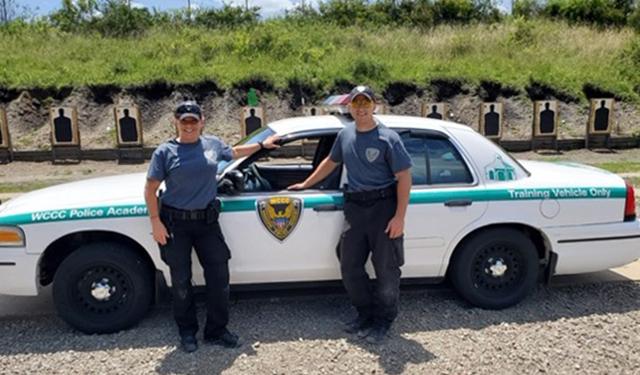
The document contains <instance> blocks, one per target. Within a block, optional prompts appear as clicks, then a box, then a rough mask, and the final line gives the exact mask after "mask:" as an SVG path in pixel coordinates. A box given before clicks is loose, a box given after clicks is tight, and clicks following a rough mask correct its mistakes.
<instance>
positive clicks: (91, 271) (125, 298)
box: [53, 242, 154, 333]
mask: <svg viewBox="0 0 640 375" xmlns="http://www.w3.org/2000/svg"><path fill="white" fill-rule="evenodd" d="M153 295H154V292H153V270H152V269H151V267H149V266H148V265H147V264H146V262H145V261H144V259H142V257H140V256H139V255H138V254H136V253H135V252H133V251H131V250H130V249H129V248H127V247H125V246H123V245H120V244H117V243H109V242H101V243H93V244H88V245H84V246H82V247H80V248H79V249H78V250H76V251H74V252H73V253H71V255H69V257H67V258H66V259H65V260H64V261H63V262H62V264H61V265H60V268H58V270H57V272H56V275H55V277H54V280H53V300H54V303H55V305H56V309H57V310H58V315H59V316H60V317H61V318H62V319H63V320H64V321H66V322H67V323H68V324H69V325H71V326H72V327H74V328H76V329H78V330H80V331H82V332H85V333H111V332H117V331H120V330H123V329H126V328H129V327H131V326H133V325H134V324H136V323H138V322H139V321H140V320H141V319H142V317H144V315H145V314H146V312H147V311H148V309H149V306H150V305H151V301H152V298H153Z"/></svg>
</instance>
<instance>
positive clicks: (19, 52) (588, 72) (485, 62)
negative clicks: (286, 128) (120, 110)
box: [0, 20, 640, 101]
mask: <svg viewBox="0 0 640 375" xmlns="http://www.w3.org/2000/svg"><path fill="white" fill-rule="evenodd" d="M633 38H634V34H633V32H632V31H631V30H630V29H611V30H600V29H594V28H589V27H585V26H573V27H570V26H568V25H566V24H564V23H561V22H551V21H545V20H536V21H530V22H524V21H508V22H503V23H499V24H492V25H488V24H476V25H467V26H440V27H437V28H435V29H433V30H431V31H429V32H420V31H418V30H414V29H405V28H378V29H374V30H372V29H367V30H363V29H360V28H358V27H349V28H340V27H338V26H331V25H326V24H310V23H307V24H296V23H292V22H287V21H284V20H274V21H268V22H265V23H261V24H259V25H257V26H254V27H252V28H246V29H238V30H227V31H221V30H215V31H213V30H208V29H204V28H197V27H185V28H175V29H171V30H166V29H157V28H156V29H152V30H150V31H149V32H147V33H146V34H145V36H143V37H140V38H136V39H113V38H104V37H100V36H98V35H71V34H66V33H61V32H59V31H56V30H51V29H46V30H40V31H38V30H36V29H35V28H33V29H27V30H25V31H21V32H17V33H13V34H8V33H0V50H1V51H3V53H2V54H0V66H2V67H3V69H1V70H0V85H1V86H5V87H27V88H29V87H47V86H54V87H61V86H79V85H93V84H115V85H120V86H129V85H141V84H146V83H150V82H153V81H157V80H164V81H167V82H172V83H191V82H200V81H203V80H214V81H215V82H217V83H218V84H219V85H220V86H221V87H223V88H229V87H231V86H232V85H233V84H235V83H238V82H241V81H243V80H246V79H248V78H250V77H255V76H261V77H263V78H266V79H267V80H269V81H271V82H272V83H273V84H274V85H275V86H276V87H277V88H284V87H286V85H287V82H288V81H289V80H291V79H298V80H301V81H302V82H305V83H307V84H310V85H312V86H314V87H317V88H319V89H327V88H330V87H332V86H333V85H334V83H335V81H336V80H339V79H345V80H349V81H352V82H364V83H368V84H371V85H373V86H374V87H375V88H377V89H382V88H384V87H386V85H388V84H389V83H390V82H395V81H407V82H413V83H416V84H418V85H419V86H423V87H424V86H426V85H427V84H428V83H429V82H430V80H432V79H434V78H456V79H463V80H465V81H467V82H468V83H470V84H477V83H479V82H480V81H482V80H492V81H497V82H500V83H502V84H503V85H507V86H511V87H514V88H516V89H519V90H521V91H523V92H524V88H525V87H526V86H527V85H528V84H529V83H530V82H531V81H536V82H540V83H542V84H545V85H548V86H550V87H553V88H554V89H556V90H560V91H563V92H566V93H568V94H570V95H572V96H574V97H577V98H583V97H584V95H583V93H582V89H583V86H584V85H585V84H587V83H589V84H592V85H595V86H596V87H599V88H602V89H604V90H609V91H612V92H614V93H616V94H617V95H619V96H621V97H623V98H625V99H628V100H631V101H637V100H638V93H636V92H634V89H633V88H634V87H635V86H636V85H638V84H640V77H638V75H637V74H635V73H633V72H636V71H637V70H636V66H635V65H633V64H635V63H633V59H634V58H631V59H629V58H623V56H626V55H625V50H627V49H628V48H629V45H630V44H631V43H632V40H633ZM627 55H628V54H627ZM630 61H631V62H630Z"/></svg>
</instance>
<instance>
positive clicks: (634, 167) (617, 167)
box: [593, 161, 640, 173]
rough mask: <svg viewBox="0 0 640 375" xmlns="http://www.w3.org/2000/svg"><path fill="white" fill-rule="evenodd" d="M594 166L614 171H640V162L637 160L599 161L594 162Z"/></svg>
mask: <svg viewBox="0 0 640 375" xmlns="http://www.w3.org/2000/svg"><path fill="white" fill-rule="evenodd" d="M593 166H594V167H598V168H602V169H605V170H607V171H609V172H613V173H633V172H640V162H635V161H619V162H607V163H597V164H594V165H593Z"/></svg>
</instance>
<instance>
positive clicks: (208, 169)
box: [147, 136, 233, 210]
mask: <svg viewBox="0 0 640 375" xmlns="http://www.w3.org/2000/svg"><path fill="white" fill-rule="evenodd" d="M231 159H233V151H232V150H231V147H229V146H228V145H227V144H225V143H224V142H223V141H222V140H220V139H219V138H218V137H214V136H201V137H200V139H198V142H195V143H180V142H178V141H176V140H175V139H172V140H170V141H168V142H165V143H163V144H161V145H160V146H158V148H157V149H156V150H155V151H154V152H153V156H152V157H151V163H150V164H149V172H148V173H147V178H149V179H153V180H157V181H165V188H166V189H165V192H164V193H163V195H162V204H166V205H168V206H171V207H174V208H179V209H182V210H200V209H204V208H206V207H207V204H209V203H210V202H211V201H213V200H214V199H215V198H216V193H217V181H216V174H217V173H218V162H219V161H221V160H225V161H230V160H231Z"/></svg>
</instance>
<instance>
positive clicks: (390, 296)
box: [289, 86, 411, 343]
mask: <svg viewBox="0 0 640 375" xmlns="http://www.w3.org/2000/svg"><path fill="white" fill-rule="evenodd" d="M374 109H375V97H374V94H373V91H371V89H370V88H368V87H366V86H358V87H356V88H354V89H353V90H352V91H351V94H350V104H349V110H350V113H351V116H352V117H353V119H354V120H355V123H354V124H352V125H351V124H350V125H347V126H346V127H345V128H344V129H342V130H341V131H340V132H339V133H338V136H337V137H336V141H335V143H334V145H333V148H332V150H331V154H330V155H329V157H327V158H326V159H325V160H323V161H322V163H320V165H319V166H318V168H317V169H316V170H315V171H314V172H313V173H312V174H311V175H310V176H309V177H308V178H307V179H306V180H305V181H304V182H302V183H298V184H295V185H292V186H290V187H289V189H291V190H300V189H307V188H309V187H311V186H314V185H315V184H316V183H318V182H319V181H322V180H323V179H324V178H325V177H327V176H328V175H329V174H330V173H331V171H333V170H334V169H335V168H336V166H338V165H339V164H340V163H344V165H345V167H346V169H347V172H348V173H347V176H348V185H347V189H346V191H345V193H344V198H345V204H344V215H345V219H346V227H345V231H344V232H343V234H342V238H341V242H340V252H341V255H340V270H341V272H342V281H343V284H344V286H345V288H346V289H347V293H349V297H350V299H351V303H352V304H353V305H354V307H355V308H356V309H357V310H358V317H357V318H356V319H355V320H354V321H353V322H350V323H348V324H347V327H346V329H345V330H346V331H347V332H348V333H357V334H358V337H361V338H365V337H366V340H367V341H369V342H371V343H381V342H383V341H384V339H385V337H386V335H387V331H388V330H389V328H390V326H391V323H392V322H393V320H394V319H395V318H396V316H397V315H398V299H399V295H400V266H402V265H403V264H404V247H403V237H402V235H403V231H404V218H405V214H406V211H407V206H408V204H409V192H410V190H411V173H410V168H411V158H410V156H409V154H408V153H407V150H406V149H405V148H404V145H403V144H402V141H401V139H400V136H399V135H398V134H397V133H396V132H394V131H393V130H390V129H388V128H387V127H385V126H384V125H383V124H382V123H380V122H379V121H378V120H377V119H376V118H374V117H373V111H374ZM369 253H371V259H372V262H373V267H374V269H375V272H376V279H377V280H376V286H375V290H374V291H372V290H371V288H370V281H369V275H368V274H367V272H366V271H365V268H364V265H365V263H366V261H367V258H368V257H369Z"/></svg>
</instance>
